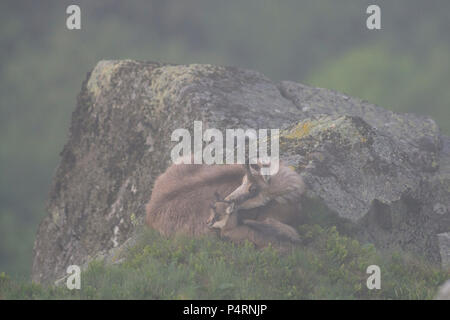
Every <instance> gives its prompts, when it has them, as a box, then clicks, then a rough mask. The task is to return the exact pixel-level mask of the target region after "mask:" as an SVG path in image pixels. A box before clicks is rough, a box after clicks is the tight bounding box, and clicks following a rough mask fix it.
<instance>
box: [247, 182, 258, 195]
mask: <svg viewBox="0 0 450 320" xmlns="http://www.w3.org/2000/svg"><path fill="white" fill-rule="evenodd" d="M248 191H249V192H250V193H251V194H255V193H256V192H257V191H258V187H257V186H256V185H254V184H252V185H251V186H250V188H248Z"/></svg>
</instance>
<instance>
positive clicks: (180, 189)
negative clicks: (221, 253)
mask: <svg viewBox="0 0 450 320" xmlns="http://www.w3.org/2000/svg"><path fill="white" fill-rule="evenodd" d="M251 185H253V186H255V187H256V190H257V191H256V192H251V191H250V190H251V189H252V188H251ZM253 189H255V188H253ZM303 191H304V185H303V181H302V180H301V178H300V176H298V174H297V173H295V172H294V171H293V170H291V169H289V168H287V167H285V166H282V165H281V166H280V170H279V172H278V173H277V174H275V175H274V176H273V177H271V178H270V180H268V179H266V178H264V177H262V176H261V175H259V174H258V173H257V172H251V171H250V169H249V167H248V166H244V165H204V164H199V165H198V164H174V165H172V166H170V167H169V168H168V169H167V170H166V172H164V173H163V174H162V175H161V176H160V177H158V179H156V181H155V185H154V188H153V193H152V196H151V199H150V201H149V203H148V204H147V206H146V213H147V216H146V222H147V225H148V226H150V227H152V228H154V229H156V230H158V231H159V232H160V233H161V234H163V235H166V236H170V235H173V234H176V233H183V234H188V235H202V234H206V233H210V232H211V229H210V228H208V225H207V219H208V216H209V215H210V206H211V204H212V203H214V202H215V201H216V200H217V196H218V197H219V198H220V199H224V198H230V200H229V201H230V202H232V203H233V204H235V205H236V210H238V209H239V210H240V211H241V212H242V214H243V215H245V218H246V219H249V220H257V221H263V220H266V219H267V218H273V219H276V220H279V221H281V222H284V223H287V224H291V225H295V223H296V221H297V218H298V216H299V196H300V195H301V193H303ZM227 205H229V204H227ZM261 206H264V208H265V209H264V210H259V209H258V207H261Z"/></svg>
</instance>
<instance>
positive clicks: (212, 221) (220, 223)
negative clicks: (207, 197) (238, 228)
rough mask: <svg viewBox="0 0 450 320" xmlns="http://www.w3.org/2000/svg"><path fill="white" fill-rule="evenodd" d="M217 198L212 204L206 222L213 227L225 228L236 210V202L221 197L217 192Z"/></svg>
mask: <svg viewBox="0 0 450 320" xmlns="http://www.w3.org/2000/svg"><path fill="white" fill-rule="evenodd" d="M215 196H216V200H215V201H214V202H213V203H211V205H210V216H209V218H208V220H207V221H206V223H207V224H208V227H210V228H213V229H223V228H224V227H225V225H226V224H227V221H228V218H229V217H230V215H231V214H233V212H234V202H231V201H227V200H224V199H221V198H220V196H219V194H218V193H217V192H215Z"/></svg>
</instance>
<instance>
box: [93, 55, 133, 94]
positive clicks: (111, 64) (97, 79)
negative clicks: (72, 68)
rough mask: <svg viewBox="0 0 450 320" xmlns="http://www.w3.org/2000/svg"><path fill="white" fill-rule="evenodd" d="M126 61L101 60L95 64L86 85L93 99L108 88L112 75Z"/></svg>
mask: <svg viewBox="0 0 450 320" xmlns="http://www.w3.org/2000/svg"><path fill="white" fill-rule="evenodd" d="M128 61H130V60H120V61H118V60H102V61H100V62H99V63H97V65H96V66H95V68H94V70H92V72H91V76H90V77H89V80H88V82H87V84H86V87H87V89H88V91H89V92H90V93H91V94H92V95H93V97H94V99H95V98H97V97H98V95H99V94H100V91H101V90H102V89H103V88H108V86H109V84H110V81H111V77H112V75H113V74H114V73H115V71H117V69H118V68H119V67H120V66H121V65H122V64H123V63H125V62H128Z"/></svg>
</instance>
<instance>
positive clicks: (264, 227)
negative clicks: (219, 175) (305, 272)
mask: <svg viewBox="0 0 450 320" xmlns="http://www.w3.org/2000/svg"><path fill="white" fill-rule="evenodd" d="M271 209H274V208H271ZM271 209H269V208H266V207H260V208H257V209H256V208H254V209H249V210H245V209H244V210H240V211H238V210H235V207H234V206H230V204H229V202H226V201H224V200H220V199H218V200H217V201H216V202H214V204H212V205H211V211H210V212H211V214H210V217H209V219H208V221H207V223H208V226H209V227H210V228H212V229H217V230H219V231H220V236H221V237H222V238H224V239H226V240H230V241H232V242H235V243H243V242H245V241H249V242H251V243H253V244H254V245H255V246H256V247H257V248H264V247H267V246H268V245H269V244H270V245H272V246H273V247H274V248H277V249H280V250H286V249H287V248H289V247H290V246H292V245H293V244H295V243H298V242H299V241H300V238H299V235H298V233H297V231H296V230H295V229H294V228H293V227H291V226H289V225H287V224H284V223H282V222H280V221H278V220H276V219H274V218H265V219H264V220H262V221H256V220H250V219H242V218H243V217H242V216H248V214H249V211H254V210H260V211H266V210H271Z"/></svg>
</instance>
